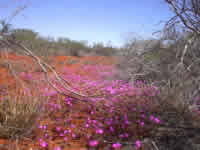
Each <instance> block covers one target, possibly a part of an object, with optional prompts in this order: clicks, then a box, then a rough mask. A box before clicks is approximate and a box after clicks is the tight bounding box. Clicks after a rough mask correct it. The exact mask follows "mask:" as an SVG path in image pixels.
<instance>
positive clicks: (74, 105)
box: [0, 0, 200, 150]
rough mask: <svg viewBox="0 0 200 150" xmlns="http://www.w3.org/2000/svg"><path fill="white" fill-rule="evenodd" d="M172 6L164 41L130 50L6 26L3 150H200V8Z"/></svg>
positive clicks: (143, 42) (134, 42)
mask: <svg viewBox="0 0 200 150" xmlns="http://www.w3.org/2000/svg"><path fill="white" fill-rule="evenodd" d="M186 2H187V5H186V4H185V3H186ZM166 3H167V4H169V5H170V6H171V7H172V9H173V10H174V14H175V17H173V18H172V19H170V20H169V21H168V22H167V23H166V25H165V27H164V29H163V30H162V32H160V33H159V34H160V38H157V39H153V38H152V39H138V38H137V37H136V38H135V39H131V40H130V41H129V42H127V43H126V44H125V45H124V46H123V47H121V48H116V47H113V46H112V45H104V44H101V43H96V44H93V45H88V44H87V43H86V42H84V41H73V40H70V39H68V38H58V39H57V40H54V39H53V38H49V37H41V36H40V34H39V33H37V32H35V31H33V30H30V29H14V26H13V27H11V28H10V26H9V24H7V23H6V22H4V21H2V22H1V28H0V29H1V30H0V37H1V39H0V131H1V132H0V149H9V150H11V149H13V150H15V149H17V150H23V149H30V150H39V149H41V150H61V149H62V150H69V149H71V150H72V149H74V150H79V149H80V150H81V149H82V150H83V149H89V150H100V149H102V150H109V149H110V150H112V149H113V150H114V149H121V150H132V149H133V150H135V149H138V150H139V149H140V150H199V149H200V143H199V140H200V116H199V115H200V108H199V104H200V91H199V90H200V86H199V83H200V82H199V80H200V78H199V77H200V76H199V75H200V69H199V62H200V61H199V58H200V49H199V35H200V31H199V30H200V29H199V20H200V19H199V7H197V4H198V6H199V5H200V4H199V2H197V1H193V0H188V1H187V0H186V1H181V0H180V1H178V0H177V1H170V0H166ZM186 8H187V9H186ZM188 16H190V18H188ZM191 20H192V21H191ZM177 22H182V24H181V26H179V25H180V24H177Z"/></svg>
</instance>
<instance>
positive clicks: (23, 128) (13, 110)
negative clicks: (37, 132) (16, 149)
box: [0, 90, 46, 139]
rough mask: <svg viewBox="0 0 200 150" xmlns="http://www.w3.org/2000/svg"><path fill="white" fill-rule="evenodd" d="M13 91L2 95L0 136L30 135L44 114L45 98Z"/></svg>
mask: <svg viewBox="0 0 200 150" xmlns="http://www.w3.org/2000/svg"><path fill="white" fill-rule="evenodd" d="M21 91H22V90H20V92H19V93H18V92H16V91H15V92H14V93H13V92H12V93H9V94H6V95H3V96H2V97H1V101H0V130H1V132H0V138H9V139H11V138H12V139H15V138H20V137H27V136H30V135H31V134H32V132H33V129H34V128H35V127H37V125H36V123H37V120H38V119H39V118H40V117H42V115H43V114H44V110H45V109H44V104H45V101H46V100H45V99H44V98H42V97H41V96H40V97H38V96H34V95H27V94H23V93H22V92H21Z"/></svg>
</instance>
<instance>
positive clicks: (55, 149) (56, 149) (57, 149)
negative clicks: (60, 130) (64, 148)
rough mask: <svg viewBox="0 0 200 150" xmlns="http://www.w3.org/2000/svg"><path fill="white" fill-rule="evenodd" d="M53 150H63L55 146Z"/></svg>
mask: <svg viewBox="0 0 200 150" xmlns="http://www.w3.org/2000/svg"><path fill="white" fill-rule="evenodd" d="M53 150H61V148H60V147H55V148H54V149H53Z"/></svg>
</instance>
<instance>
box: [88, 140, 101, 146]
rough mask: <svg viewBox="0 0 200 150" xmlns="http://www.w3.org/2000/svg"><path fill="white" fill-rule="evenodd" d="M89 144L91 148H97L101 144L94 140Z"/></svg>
mask: <svg viewBox="0 0 200 150" xmlns="http://www.w3.org/2000/svg"><path fill="white" fill-rule="evenodd" d="M89 144H90V146H92V147H95V146H97V145H98V144H99V142H98V141H96V140H92V141H90V142H89Z"/></svg>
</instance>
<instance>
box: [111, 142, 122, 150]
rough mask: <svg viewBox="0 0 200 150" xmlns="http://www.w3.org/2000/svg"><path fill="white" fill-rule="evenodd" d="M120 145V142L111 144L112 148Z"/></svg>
mask: <svg viewBox="0 0 200 150" xmlns="http://www.w3.org/2000/svg"><path fill="white" fill-rule="evenodd" d="M120 147H121V144H120V143H114V144H112V148H114V149H115V148H116V149H117V148H120Z"/></svg>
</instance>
